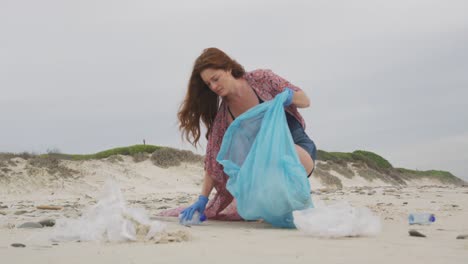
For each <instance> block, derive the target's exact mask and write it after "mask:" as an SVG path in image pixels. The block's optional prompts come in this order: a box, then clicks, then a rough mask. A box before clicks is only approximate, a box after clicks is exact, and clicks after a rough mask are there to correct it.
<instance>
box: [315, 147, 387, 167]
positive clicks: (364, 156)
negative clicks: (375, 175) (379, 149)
mask: <svg viewBox="0 0 468 264" xmlns="http://www.w3.org/2000/svg"><path fill="white" fill-rule="evenodd" d="M317 159H318V160H322V161H328V160H330V161H335V162H339V161H347V162H358V161H361V162H364V163H366V164H367V166H369V167H370V168H373V169H376V170H382V169H383V170H386V169H391V168H393V166H392V164H390V162H388V160H386V159H384V158H383V157H381V156H379V155H377V154H375V153H373V152H370V151H364V150H356V151H354V152H351V153H349V152H326V151H323V150H318V152H317Z"/></svg>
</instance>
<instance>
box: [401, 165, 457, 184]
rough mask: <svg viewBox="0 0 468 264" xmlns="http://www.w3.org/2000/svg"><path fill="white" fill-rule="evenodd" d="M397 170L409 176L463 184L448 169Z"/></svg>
mask: <svg viewBox="0 0 468 264" xmlns="http://www.w3.org/2000/svg"><path fill="white" fill-rule="evenodd" d="M396 170H397V171H398V172H400V173H401V174H403V175H404V176H407V177H409V178H413V179H414V178H429V179H438V180H439V181H440V182H443V183H454V184H464V183H465V182H464V181H463V180H461V179H460V178H458V177H456V176H455V175H453V174H452V173H450V172H448V171H441V170H427V171H420V170H409V169H404V168H396Z"/></svg>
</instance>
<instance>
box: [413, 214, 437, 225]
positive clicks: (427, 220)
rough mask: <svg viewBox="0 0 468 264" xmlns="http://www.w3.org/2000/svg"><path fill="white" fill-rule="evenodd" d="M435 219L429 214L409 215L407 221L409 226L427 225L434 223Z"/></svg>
mask: <svg viewBox="0 0 468 264" xmlns="http://www.w3.org/2000/svg"><path fill="white" fill-rule="evenodd" d="M435 220H436V218H435V215H434V214H431V213H417V214H409V216H408V221H409V224H410V225H429V224H432V223H433V222H435Z"/></svg>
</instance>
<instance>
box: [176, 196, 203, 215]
mask: <svg viewBox="0 0 468 264" xmlns="http://www.w3.org/2000/svg"><path fill="white" fill-rule="evenodd" d="M207 203H208V197H206V196H204V195H200V196H198V200H197V201H196V202H195V203H194V204H192V205H191V206H189V207H187V208H185V209H184V210H182V212H181V213H180V214H181V220H182V221H190V220H192V217H193V214H194V213H195V211H198V212H199V213H200V220H201V221H203V220H202V218H204V217H205V216H204V213H205V208H206V204H207Z"/></svg>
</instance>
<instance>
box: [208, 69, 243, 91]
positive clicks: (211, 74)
mask: <svg viewBox="0 0 468 264" xmlns="http://www.w3.org/2000/svg"><path fill="white" fill-rule="evenodd" d="M200 76H201V78H202V79H203V81H204V82H205V83H206V85H208V87H209V88H210V90H212V91H213V92H214V93H216V94H217V95H218V96H227V95H228V94H229V93H231V91H232V89H233V87H234V85H233V84H234V81H235V78H234V77H233V76H232V74H231V71H225V70H221V69H205V70H203V71H202V72H201V73H200Z"/></svg>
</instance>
